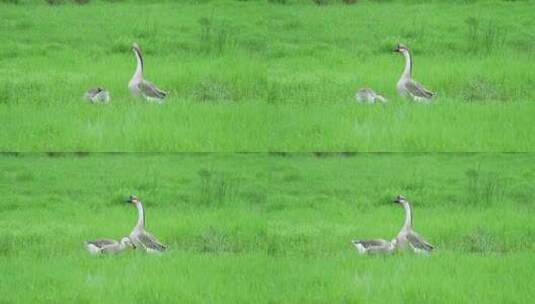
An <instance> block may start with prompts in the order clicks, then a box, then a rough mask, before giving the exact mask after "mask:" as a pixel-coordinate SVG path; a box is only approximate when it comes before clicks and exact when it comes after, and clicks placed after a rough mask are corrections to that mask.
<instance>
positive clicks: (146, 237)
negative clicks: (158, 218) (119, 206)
mask: <svg viewBox="0 0 535 304" xmlns="http://www.w3.org/2000/svg"><path fill="white" fill-rule="evenodd" d="M127 202H128V203H131V204H133V205H134V206H135V207H136V208H137V212H138V217H137V223H136V226H135V227H134V229H133V230H132V232H131V233H130V235H129V237H130V239H131V240H132V242H133V243H134V245H135V246H139V247H141V248H143V249H145V251H147V252H149V253H155V252H164V251H165V250H166V249H167V246H165V245H163V244H162V243H161V242H160V241H159V240H158V239H157V238H156V237H154V236H153V235H152V234H150V233H149V232H148V231H146V230H145V210H144V209H143V205H142V204H141V201H140V200H139V199H138V198H137V197H136V196H135V195H130V197H129V198H128V200H127Z"/></svg>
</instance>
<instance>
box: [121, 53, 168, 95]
mask: <svg viewBox="0 0 535 304" xmlns="http://www.w3.org/2000/svg"><path fill="white" fill-rule="evenodd" d="M132 51H133V52H134V55H135V56H136V61H137V67H136V71H135V72H134V75H133V76H132V79H131V80H130V82H129V83H128V88H129V89H130V92H132V94H133V95H134V96H140V95H141V96H142V97H143V98H145V100H147V101H153V102H157V103H162V102H163V101H164V99H165V97H166V96H167V92H165V91H162V90H160V89H159V88H158V87H157V86H156V85H155V84H153V83H152V82H150V81H148V80H145V79H143V54H142V53H141V48H140V47H139V45H138V44H137V43H134V44H133V45H132Z"/></svg>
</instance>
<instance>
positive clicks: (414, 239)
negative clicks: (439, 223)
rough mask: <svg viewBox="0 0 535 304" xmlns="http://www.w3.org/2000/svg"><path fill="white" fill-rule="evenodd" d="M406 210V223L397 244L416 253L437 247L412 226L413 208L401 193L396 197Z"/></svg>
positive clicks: (395, 200) (396, 201) (399, 234)
mask: <svg viewBox="0 0 535 304" xmlns="http://www.w3.org/2000/svg"><path fill="white" fill-rule="evenodd" d="M394 202H395V203H398V204H401V205H402V206H403V209H404V210H405V223H404V224H403V227H402V228H401V230H400V232H399V233H398V235H397V236H396V244H397V247H399V248H400V249H410V250H412V251H413V252H416V253H428V252H431V251H433V249H434V248H435V247H434V246H433V245H431V244H430V243H429V242H428V241H426V240H425V239H424V238H423V237H422V236H421V235H419V234H418V233H417V232H416V231H414V230H413V228H412V218H413V217H412V209H411V206H410V203H409V201H408V200H407V199H406V198H405V197H403V196H401V195H399V196H397V197H396V198H395V199H394Z"/></svg>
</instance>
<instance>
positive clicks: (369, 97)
mask: <svg viewBox="0 0 535 304" xmlns="http://www.w3.org/2000/svg"><path fill="white" fill-rule="evenodd" d="M355 98H356V99H357V101H360V102H368V103H376V102H383V103H384V102H387V99H386V98H385V97H384V96H383V95H381V94H377V93H375V91H374V90H372V89H370V88H362V89H360V90H358V91H357V94H356V95H355Z"/></svg>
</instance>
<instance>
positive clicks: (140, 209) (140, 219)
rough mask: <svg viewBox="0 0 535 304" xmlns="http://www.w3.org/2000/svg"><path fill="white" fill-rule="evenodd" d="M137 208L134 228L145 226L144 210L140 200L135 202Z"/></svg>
mask: <svg viewBox="0 0 535 304" xmlns="http://www.w3.org/2000/svg"><path fill="white" fill-rule="evenodd" d="M136 208H137V223H136V229H138V228H141V229H143V228H145V210H143V205H142V204H141V202H139V203H136Z"/></svg>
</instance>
